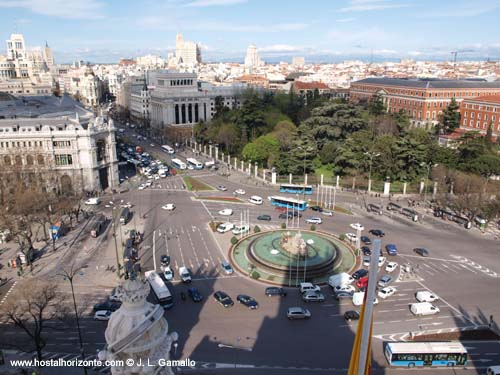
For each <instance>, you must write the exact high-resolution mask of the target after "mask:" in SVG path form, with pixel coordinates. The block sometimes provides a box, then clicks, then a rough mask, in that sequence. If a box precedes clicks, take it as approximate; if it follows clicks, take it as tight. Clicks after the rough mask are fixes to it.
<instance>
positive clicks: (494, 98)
mask: <svg viewBox="0 0 500 375" xmlns="http://www.w3.org/2000/svg"><path fill="white" fill-rule="evenodd" d="M466 100H467V101H474V102H487V103H493V104H500V95H489V96H478V97H477V98H470V99H466Z"/></svg>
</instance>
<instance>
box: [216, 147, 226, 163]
mask: <svg viewBox="0 0 500 375" xmlns="http://www.w3.org/2000/svg"><path fill="white" fill-rule="evenodd" d="M222 155H224V153H222ZM222 158H223V159H224V156H223V157H222ZM215 160H219V147H215Z"/></svg>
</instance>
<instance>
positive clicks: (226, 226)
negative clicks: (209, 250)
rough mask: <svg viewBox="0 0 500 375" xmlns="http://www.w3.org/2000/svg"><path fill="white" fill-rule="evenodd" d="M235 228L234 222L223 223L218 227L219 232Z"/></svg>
mask: <svg viewBox="0 0 500 375" xmlns="http://www.w3.org/2000/svg"><path fill="white" fill-rule="evenodd" d="M233 228H234V224H233V223H229V222H227V223H222V224H220V225H219V226H218V227H217V232H219V233H226V232H229V231H230V230H231V229H233Z"/></svg>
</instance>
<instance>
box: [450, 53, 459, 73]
mask: <svg viewBox="0 0 500 375" xmlns="http://www.w3.org/2000/svg"><path fill="white" fill-rule="evenodd" d="M451 54H452V55H453V75H454V76H455V78H457V55H458V51H452V52H451Z"/></svg>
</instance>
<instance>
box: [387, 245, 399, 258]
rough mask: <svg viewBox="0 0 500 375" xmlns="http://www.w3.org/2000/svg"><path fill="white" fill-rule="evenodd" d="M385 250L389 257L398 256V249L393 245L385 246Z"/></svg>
mask: <svg viewBox="0 0 500 375" xmlns="http://www.w3.org/2000/svg"><path fill="white" fill-rule="evenodd" d="M385 250H386V251H387V254H389V255H398V248H397V246H396V245H394V244H393V243H390V244H387V245H385Z"/></svg>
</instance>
